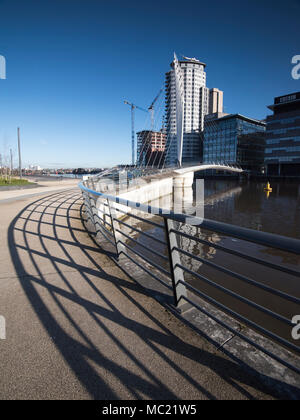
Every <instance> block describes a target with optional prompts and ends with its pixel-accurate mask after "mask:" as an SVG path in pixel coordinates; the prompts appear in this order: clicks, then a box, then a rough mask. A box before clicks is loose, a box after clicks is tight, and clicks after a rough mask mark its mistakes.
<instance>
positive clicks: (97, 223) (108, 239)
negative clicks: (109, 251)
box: [87, 214, 116, 247]
mask: <svg viewBox="0 0 300 420" xmlns="http://www.w3.org/2000/svg"><path fill="white" fill-rule="evenodd" d="M87 217H88V219H90V220H91V221H92V223H93V224H94V225H95V227H96V225H99V226H100V227H101V229H99V228H98V229H97V228H96V235H97V233H99V232H100V233H101V234H102V235H103V236H104V238H105V239H106V240H107V241H108V242H110V243H111V244H112V245H113V246H114V247H115V246H116V244H115V243H114V242H113V241H112V240H111V239H110V238H109V237H107V236H106V235H105V233H104V232H103V231H102V229H103V226H102V225H101V224H100V223H99V222H95V223H94V221H93V220H92V217H91V216H90V215H89V214H88V216H87Z"/></svg>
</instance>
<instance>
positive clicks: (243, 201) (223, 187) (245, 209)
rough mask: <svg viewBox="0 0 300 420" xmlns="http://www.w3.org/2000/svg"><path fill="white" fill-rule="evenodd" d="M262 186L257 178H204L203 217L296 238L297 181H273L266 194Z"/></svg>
mask: <svg viewBox="0 0 300 420" xmlns="http://www.w3.org/2000/svg"><path fill="white" fill-rule="evenodd" d="M265 186H266V184H265V182H259V181H239V180H212V179H207V180H205V182H204V189H205V208H204V217H205V218H207V219H212V220H218V221H221V222H225V223H230V224H233V225H238V226H242V227H247V228H250V229H255V230H259V231H262V232H269V233H276V234H279V235H283V236H289V237H292V238H297V239H300V183H299V182H294V183H291V182H284V181H276V182H275V181H273V182H272V184H271V187H272V189H273V191H272V192H271V193H270V194H268V193H266V192H265V191H264V188H265ZM194 190H195V189H194ZM194 200H195V194H194ZM194 204H196V202H194Z"/></svg>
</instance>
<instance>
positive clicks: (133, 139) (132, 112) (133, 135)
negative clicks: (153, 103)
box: [124, 101, 148, 165]
mask: <svg viewBox="0 0 300 420" xmlns="http://www.w3.org/2000/svg"><path fill="white" fill-rule="evenodd" d="M124 104H126V105H129V106H130V107H131V147H132V165H134V163H135V147H134V145H135V132H134V110H135V109H139V110H140V111H144V112H147V113H148V111H147V110H146V109H144V108H141V107H140V106H137V105H135V104H132V103H131V102H128V101H124Z"/></svg>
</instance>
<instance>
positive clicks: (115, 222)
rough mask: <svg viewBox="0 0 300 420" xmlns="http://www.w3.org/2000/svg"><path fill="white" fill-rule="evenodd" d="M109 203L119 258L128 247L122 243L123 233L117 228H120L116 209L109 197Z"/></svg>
mask: <svg viewBox="0 0 300 420" xmlns="http://www.w3.org/2000/svg"><path fill="white" fill-rule="evenodd" d="M107 205H108V208H109V215H110V220H111V228H112V233H113V237H114V241H115V245H116V252H117V255H118V258H119V257H120V255H121V253H125V251H126V249H125V247H124V246H123V245H122V243H121V234H120V233H119V232H117V230H116V229H119V230H120V227H119V223H118V220H117V218H116V217H115V212H116V209H115V208H112V206H111V203H110V201H109V199H107Z"/></svg>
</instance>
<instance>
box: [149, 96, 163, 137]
mask: <svg viewBox="0 0 300 420" xmlns="http://www.w3.org/2000/svg"><path fill="white" fill-rule="evenodd" d="M162 91H163V88H161V89H160V91H159V93H158V94H157V95H156V97H155V98H154V100H153V102H152V104H151V105H150V106H149V108H148V111H149V112H150V114H151V131H153V130H154V104H155V102H156V101H157V100H158V98H159V97H160V95H161V93H162Z"/></svg>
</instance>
